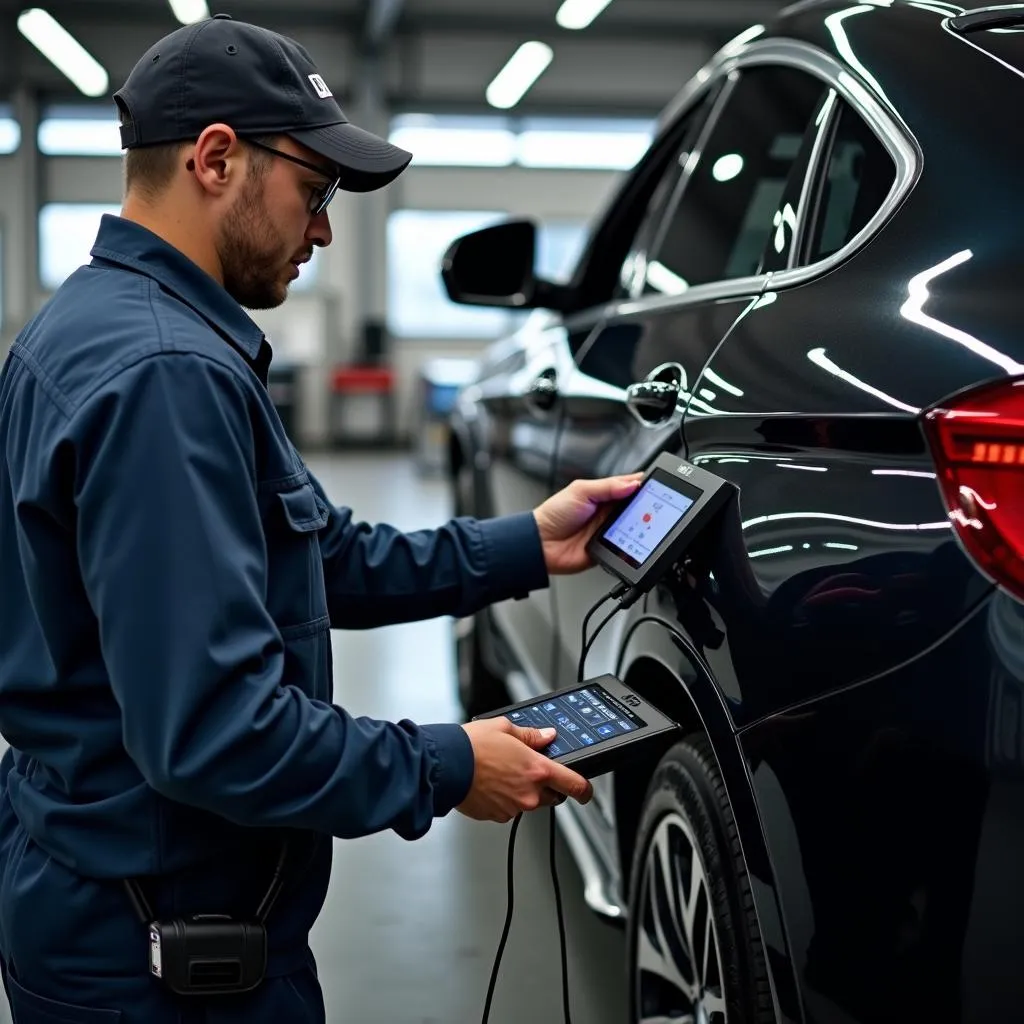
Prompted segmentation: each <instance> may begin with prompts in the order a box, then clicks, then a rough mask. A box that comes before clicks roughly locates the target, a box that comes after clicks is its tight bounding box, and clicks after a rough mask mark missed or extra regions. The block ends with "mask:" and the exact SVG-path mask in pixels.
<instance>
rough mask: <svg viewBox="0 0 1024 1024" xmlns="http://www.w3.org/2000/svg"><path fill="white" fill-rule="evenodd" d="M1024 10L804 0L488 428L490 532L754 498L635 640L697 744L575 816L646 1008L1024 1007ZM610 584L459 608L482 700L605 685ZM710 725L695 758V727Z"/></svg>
mask: <svg viewBox="0 0 1024 1024" xmlns="http://www.w3.org/2000/svg"><path fill="white" fill-rule="evenodd" d="M1021 110H1024V7H1003V8H990V9H986V10H978V11H966V12H965V11H964V10H963V9H962V8H959V7H955V6H953V5H950V4H945V3H940V2H934V0H906V2H901V0H871V2H865V3H860V4H856V5H851V4H849V3H836V2H818V0H814V2H810V3H800V4H797V5H796V6H794V7H791V8H789V9H787V10H785V11H783V12H781V13H780V15H779V16H778V18H777V20H775V21H774V22H773V23H772V24H770V25H768V26H766V27H762V26H757V27H755V28H752V29H751V30H750V31H748V32H746V33H744V34H743V35H742V36H740V37H739V38H738V39H737V40H735V41H734V42H733V43H731V44H729V45H728V46H727V47H726V48H725V49H723V50H722V51H721V52H720V53H719V54H718V55H717V56H716V57H715V58H714V60H713V61H712V62H711V63H710V64H709V65H708V66H707V67H706V68H705V69H704V70H702V71H701V72H700V74H698V75H697V76H696V77H695V78H694V79H693V81H691V82H690V83H689V84H688V85H687V86H686V87H685V88H684V90H683V92H682V93H681V95H680V96H679V97H678V99H677V100H676V102H674V103H673V104H672V106H671V107H670V109H669V110H668V111H667V112H666V114H665V116H664V117H663V119H662V120H661V122H660V124H659V128H658V131H657V134H656V138H655V141H654V142H653V144H652V146H651V148H650V151H649V152H648V154H647V155H646V156H645V158H644V159H643V160H642V161H641V162H640V163H639V164H638V166H637V167H636V168H635V170H634V171H633V172H631V173H630V174H629V175H627V176H626V177H625V178H624V180H623V182H622V183H621V187H620V188H619V189H618V190H617V192H616V194H615V195H614V198H613V199H612V200H611V201H610V203H609V204H608V206H607V208H606V209H605V210H604V211H602V212H601V213H600V214H599V215H598V216H597V217H596V218H595V220H594V222H593V226H592V230H591V232H590V235H589V241H588V243H587V245H586V247H585V251H584V254H583V256H582V258H581V260H580V262H579V265H578V267H577V268H576V270H575V272H574V273H573V275H572V276H571V280H569V282H568V283H566V284H556V283H552V282H546V281H541V280H537V279H536V277H535V276H534V273H533V270H532V266H533V263H532V261H533V246H534V236H535V228H534V225H532V224H531V223H529V222H510V223H506V224H502V225H498V226H496V227H492V228H489V229H486V230H484V231H481V232H477V233H474V234H472V235H469V236H465V237H464V238H462V239H460V240H459V241H458V242H456V243H455V244H454V245H453V246H452V248H451V249H450V250H449V252H448V253H447V254H446V256H445V260H444V265H443V269H442V274H443V277H444V280H445V282H446V286H447V288H448V291H449V294H450V295H451V297H452V298H453V299H455V300H456V301H461V302H468V303H473V304H480V305H499V306H506V307H510V308H524V309H536V310H538V312H536V313H533V314H531V315H530V316H529V318H528V319H527V320H526V322H525V325H524V326H523V327H522V328H521V329H520V330H519V331H518V332H517V333H516V334H515V336H513V337H510V338H507V339H505V340H503V341H501V342H499V343H497V344H495V345H493V346H492V347H491V348H489V349H488V350H487V352H486V354H485V356H484V358H483V359H482V361H481V364H480V372H479V377H478V379H477V380H476V381H475V382H474V383H472V384H471V385H470V386H468V387H467V388H465V390H464V391H463V392H462V393H461V395H460V398H459V400H458V403H457V407H456V409H455V412H454V414H453V419H452V435H451V437H452V447H451V475H452V483H453V486H454V492H455V500H456V505H457V509H458V511H459V512H461V513H466V514H474V515H480V516H487V515H492V514H503V513H508V512H511V511H514V510H522V509H526V508H530V507H534V506H536V505H537V504H539V503H540V502H541V501H542V500H543V499H544V498H546V497H547V496H548V495H550V494H551V493H553V492H554V491H556V490H558V489H559V488H561V487H563V486H564V485H565V484H567V483H568V482H570V481H572V480H573V479H575V478H578V477H600V476H605V475H609V474H615V473H619V472H626V471H635V470H639V469H644V468H645V467H646V466H648V465H649V464H650V463H651V461H652V460H653V459H654V458H655V457H656V456H657V454H659V453H661V452H664V451H669V452H672V453H676V454H680V455H682V456H683V457H685V458H687V459H689V460H690V461H691V462H692V463H694V464H697V465H699V466H701V467H703V468H704V469H706V470H708V471H710V472H712V473H714V474H716V475H718V476H721V477H724V478H726V479H727V480H729V481H731V482H732V483H733V484H734V485H735V486H736V488H738V494H739V497H738V501H734V502H732V503H731V504H730V505H729V506H728V507H727V509H726V511H725V512H724V513H723V514H722V516H721V517H720V521H719V522H718V524H717V526H716V528H715V531H714V533H713V534H712V535H711V536H710V538H709V539H707V540H706V541H705V542H704V543H702V544H701V545H700V547H699V549H698V550H696V551H693V552H690V553H689V554H688V556H687V557H684V558H683V559H682V560H681V561H680V562H679V563H678V564H677V565H675V566H674V568H673V569H672V570H671V571H670V572H669V574H668V575H667V576H665V577H664V578H663V579H661V580H660V582H659V583H658V585H657V586H655V588H654V589H653V590H651V591H650V592H649V593H648V594H647V596H646V598H645V599H644V600H643V601H641V602H639V603H638V604H636V605H635V606H633V607H632V608H630V609H628V610H626V611H623V612H622V613H621V614H620V615H618V616H617V617H616V618H614V619H613V620H612V621H611V622H610V623H609V624H608V626H607V627H606V628H605V629H604V631H603V632H602V633H601V634H600V636H599V638H598V640H597V642H596V643H595V645H594V647H593V649H592V651H591V653H590V655H589V658H588V662H587V666H586V673H585V674H586V676H588V677H593V676H596V675H599V674H601V673H603V672H612V673H615V674H616V675H618V676H619V677H620V678H622V679H625V680H627V681H628V683H629V685H630V687H631V688H632V689H634V690H635V691H636V692H638V693H640V694H642V695H645V696H646V697H647V698H648V699H649V700H650V701H651V702H653V703H655V704H657V705H659V706H661V707H662V708H663V709H665V710H667V711H669V712H670V713H671V714H672V715H673V716H675V718H676V719H677V720H678V721H679V722H681V723H682V724H683V726H684V731H683V734H682V735H683V736H684V737H685V738H683V739H682V740H681V741H679V742H674V743H672V745H671V747H670V748H669V749H663V750H662V751H660V752H659V753H658V756H657V757H651V758H649V759H644V760H640V761H637V762H635V763H634V764H632V765H631V766H630V767H629V768H628V769H622V770H618V771H616V772H615V773H613V774H611V775H607V776H604V777H602V778H601V779H599V780H597V783H598V785H597V797H596V799H595V801H594V802H592V803H591V804H590V805H589V806H587V807H585V808H580V807H578V806H575V805H573V804H572V803H571V802H570V803H569V804H566V805H564V806H563V807H561V808H560V809H559V820H560V824H561V826H562V828H563V831H564V835H565V836H566V838H567V840H568V843H569V845H570V847H571V849H572V851H573V853H574V855H575V856H576V859H577V861H578V863H579V866H580V869H581V871H582V874H583V877H584V879H585V884H586V897H587V900H588V902H589V904H590V905H591V906H592V907H593V908H594V909H595V910H596V911H598V912H599V913H601V914H604V915H607V916H608V917H610V918H618V919H623V920H625V922H626V927H627V929H628V950H629V954H628V955H629V965H628V967H629V971H630V988H631V1006H632V1016H633V1019H634V1020H637V1021H649V1022H655V1021H669V1020H672V1021H675V1020H686V1021H693V1022H699V1024H720V1022H723V1021H728V1022H729V1024H736V1022H760V1021H807V1022H812V1021H813V1022H828V1024H840V1022H843V1024H847V1022H850V1024H852V1022H856V1024H879V1022H895V1021H899V1022H918V1021H920V1022H930V1024H933V1022H937V1021H979V1022H980V1021H985V1022H994V1021H1019V1020H1024V970H1022V969H1021V967H1020V966H1019V964H1020V961H1022V960H1024V885H1022V886H1021V887H1020V888H1018V887H1017V884H1016V882H1015V881H1014V879H1015V878H1017V876H1018V871H1019V870H1021V865H1022V864H1024V614H1022V604H1021V601H1022V600H1024V559H1022V554H1024V188H1022V168H1024V142H1022V135H1021V132H1020V131H1019V130H1018V128H1019V121H1020V117H1021V114H1020V111H1021ZM613 583H614V580H612V578H611V577H610V576H609V575H607V574H606V573H605V572H604V571H602V570H601V569H600V568H595V569H593V570H590V571H588V572H586V573H583V574H581V575H578V576H571V577H557V578H555V579H553V581H552V587H551V589H550V591H545V592H541V593H536V594H534V595H532V596H531V597H530V598H528V599H524V600H519V601H510V602H505V603H502V604H500V605H497V606H495V607H493V608H491V609H489V610H488V611H487V612H485V613H482V614H480V615H479V616H477V617H475V619H474V620H473V621H471V622H466V621H460V622H458V623H456V627H457V637H458V641H457V642H458V655H459V682H460V690H461V695H462V699H463V701H464V704H465V707H466V709H467V712H470V713H478V712H480V711H482V710H486V709H488V708H494V707H498V706H501V704H502V703H504V702H507V701H508V700H509V698H510V697H511V698H513V699H515V700H523V699H529V698H531V697H532V696H534V695H539V694H542V693H545V692H547V691H550V690H552V689H554V688H556V687H560V686H566V685H569V684H571V683H572V682H574V681H575V679H576V671H577V669H576V665H577V658H578V656H579V653H580V647H581V641H580V623H581V620H582V619H583V616H584V614H585V613H586V611H587V610H588V609H589V608H591V606H592V605H593V604H594V603H595V601H597V600H598V599H599V598H600V597H601V595H602V594H604V593H605V592H607V591H608V590H609V589H610V588H611V586H612V585H613ZM676 739H677V740H678V739H679V737H677V738H676Z"/></svg>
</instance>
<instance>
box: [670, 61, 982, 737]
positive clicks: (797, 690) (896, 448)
mask: <svg viewBox="0 0 1024 1024" xmlns="http://www.w3.org/2000/svg"><path fill="white" fill-rule="evenodd" d="M832 81H833V84H832V87H831V88H830V93H829V99H828V100H827V104H826V108H825V110H824V111H823V117H822V119H821V121H820V124H819V126H818V127H819V132H818V138H817V140H816V143H815V148H816V160H815V170H814V175H813V177H812V179H811V182H810V187H809V188H808V189H807V190H806V192H805V193H804V195H803V200H804V201H803V203H802V205H801V206H800V208H799V209H798V219H799V224H800V229H799V243H798V245H797V247H796V248H795V249H793V250H792V251H791V253H790V256H789V259H788V261H784V260H780V261H779V266H778V267H776V268H773V274H772V280H771V281H770V283H769V289H768V290H767V291H766V292H765V294H764V295H763V296H762V297H761V299H760V300H759V301H758V302H757V303H755V304H754V307H753V308H752V309H751V310H750V311H749V313H748V315H747V316H746V317H744V318H743V319H742V321H741V322H740V323H739V324H737V325H736V327H735V328H734V330H733V331H732V333H731V334H730V336H729V337H728V339H727V340H726V341H725V343H724V344H723V345H722V346H721V347H720V348H719V349H717V350H716V351H715V353H714V355H713V357H712V358H711V360H710V362H709V363H708V365H707V366H706V367H705V369H704V372H703V373H702V375H701V377H700V379H699V380H698V381H697V382H696V385H695V387H696V394H697V395H699V396H706V397H707V398H708V401H707V402H706V403H704V404H701V403H699V402H697V401H696V400H693V401H691V402H690V404H689V406H688V408H687V410H686V414H685V421H684V434H685V441H686V448H687V452H688V455H689V457H690V458H691V459H692V460H693V461H694V462H696V463H698V464H700V465H702V466H703V467H704V468H706V469H708V470H710V471H711V472H713V473H716V474H718V475H720V476H723V477H726V478H727V479H729V480H731V481H733V482H734V483H735V484H736V485H737V487H738V488H739V491H740V499H739V503H738V506H737V507H736V509H735V514H734V515H733V516H732V517H731V518H730V520H729V521H728V523H727V530H726V533H725V536H724V538H723V546H722V549H721V551H720V553H719V561H718V562H717V563H716V566H715V568H714V571H713V579H711V580H709V581H708V585H707V589H706V591H705V594H704V596H705V597H706V599H707V606H708V610H709V613H710V619H709V621H710V622H711V623H713V626H712V628H710V629H709V630H708V631H707V632H706V633H705V635H704V636H703V637H701V638H698V639H697V644H698V646H699V647H701V648H702V655H703V656H704V658H705V659H706V660H707V662H708V664H709V666H710V667H711V669H712V671H713V673H714V675H715V678H716V679H717V681H718V684H719V686H720V687H721V688H722V690H723V693H724V694H725V696H726V697H727V698H728V700H729V704H730V708H731V710H732V713H733V716H734V718H735V719H736V722H737V724H738V725H744V724H747V723H749V722H751V721H754V720H756V719H759V718H761V717H762V716H764V715H766V714H771V713H772V712H774V711H777V710H779V709H781V708H783V707H786V706H789V705H792V704H796V703H802V702H805V701H809V700H811V699H813V698H814V697H817V696H820V695H822V694H824V693H827V692H830V691H832V690H835V689H838V688H840V687H843V686H846V685H850V684H853V683H856V682H857V681H859V680H862V679H865V678H868V677H870V676H872V675H874V674H876V673H881V672H884V671H886V670H888V669H891V668H892V667H894V666H896V665H898V664H901V663H903V662H905V661H906V660H908V659H910V658H912V657H914V656H915V655H916V654H919V653H920V652H921V651H922V650H924V649H926V648H927V647H928V646H929V645H930V644H932V643H935V642H937V641H938V640H939V638H940V637H941V636H943V635H944V633H945V632H947V631H948V630H949V629H951V628H952V627H953V626H954V625H955V624H956V623H957V622H958V621H959V620H960V619H961V618H962V616H963V615H964V614H965V613H966V611H967V610H968V609H969V608H970V607H971V605H972V602H974V601H976V600H977V599H978V598H979V597H980V594H981V591H980V590H979V589H978V586H977V584H978V577H977V574H976V573H974V572H973V571H972V570H971V568H970V566H969V565H968V563H967V561H966V559H964V558H963V557H962V555H961V554H960V552H959V551H958V549H957V547H956V544H955V542H954V539H953V536H952V532H951V530H950V523H949V520H948V518H947V516H946V514H945V509H944V507H943V505H942V502H941V500H940V496H939V491H938V488H937V486H936V481H935V469H934V465H933V464H932V462H931V460H930V458H929V455H928V452H927V449H926V447H925V445H924V442H923V436H922V433H921V429H920V426H919V422H918V418H919V413H920V411H921V410H920V408H919V406H920V405H921V404H922V400H921V397H920V396H921V395H922V394H925V393H927V392H928V387H927V386H925V385H929V386H930V384H931V382H932V380H933V378H935V377H938V376H940V375H941V372H942V367H941V366H940V365H934V366H924V365H921V364H920V362H919V361H917V360H915V359H914V358H913V355H912V353H914V352H915V351H919V349H917V348H916V347H915V332H917V333H918V334H919V333H920V332H921V331H922V328H921V326H919V325H920V324H921V323H927V322H928V320H927V314H926V313H925V312H924V311H923V309H922V307H923V306H924V305H925V303H928V302H932V303H934V298H932V299H929V289H928V288H927V287H923V286H922V285H921V283H920V281H921V278H922V276H923V275H922V274H919V273H918V271H919V270H920V269H921V268H920V267H916V266H915V267H914V269H913V270H911V272H910V274H909V275H908V274H907V266H906V257H905V255H904V254H905V251H906V247H905V242H904V240H903V239H901V238H900V232H899V225H898V221H897V222H896V223H889V225H888V227H887V228H886V227H885V225H886V223H887V221H889V219H890V218H891V217H893V216H896V217H897V218H898V210H899V209H900V205H901V203H902V200H903V198H904V197H905V196H906V194H907V192H908V190H909V189H910V188H911V187H912V185H913V182H914V180H915V175H916V170H917V166H918V161H919V157H918V156H917V153H916V150H915V148H914V146H913V140H912V139H910V138H909V137H908V136H907V135H906V134H905V130H904V129H902V128H901V126H900V125H899V124H898V123H896V122H894V121H893V120H892V119H891V118H890V117H889V115H888V113H887V112H886V110H885V108H884V107H883V106H882V105H881V104H879V103H878V102H877V101H875V100H873V99H872V97H871V96H870V94H868V93H867V92H866V91H865V90H863V89H856V88H853V87H852V85H851V79H850V78H849V76H848V75H844V73H842V72H840V71H837V72H836V74H835V76H834V79H833V80H832ZM929 256H930V254H929ZM926 268H927V257H926V260H925V275H927V274H928V273H932V274H933V276H934V272H933V271H928V270H927V269H926ZM908 276H909V280H908ZM939 327H940V329H945V330H947V332H948V331H950V330H952V328H948V327H942V325H939ZM938 362H940V363H941V360H940V361H938ZM936 393H942V390H941V387H940V388H939V389H938V390H937V391H936ZM712 396H713V397H712ZM972 595H973V596H972Z"/></svg>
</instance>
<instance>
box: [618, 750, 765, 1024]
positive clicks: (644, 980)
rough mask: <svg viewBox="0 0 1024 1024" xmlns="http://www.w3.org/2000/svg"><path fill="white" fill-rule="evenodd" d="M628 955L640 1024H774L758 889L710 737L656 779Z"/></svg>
mask: <svg viewBox="0 0 1024 1024" xmlns="http://www.w3.org/2000/svg"><path fill="white" fill-rule="evenodd" d="M666 865H667V868H668V874H669V875H670V876H671V877H670V878H668V879H666V877H665V876H666V871H665V867H666ZM666 883H668V884H666ZM694 894H696V895H695V896H694ZM691 899H693V906H692V908H691V907H690V900H691ZM709 911H710V927H709ZM688 921H689V924H688V923H687V922H688ZM705 937H707V941H705ZM687 946H688V947H689V948H687ZM705 949H707V954H708V955H707V957H706V958H705V956H704V952H705ZM627 951H628V953H627V955H628V964H629V987H630V993H629V1008H630V1020H631V1021H632V1022H634V1024H641V1022H646V1021H651V1022H653V1021H668V1020H676V1019H682V1020H692V1021H695V1022H698V1024H762V1022H763V1024H774V1021H775V1014H774V1011H773V1009H772V1000H771V991H770V988H769V983H768V972H767V969H766V966H765V958H764V949H763V946H762V944H761V935H760V930H759V929H758V925H757V917H756V915H755V913H754V901H753V897H752V896H751V893H750V882H749V880H748V878H747V872H746V868H745V866H744V863H743V854H742V852H741V851H740V845H739V840H738V838H737V835H736V825H735V822H734V821H733V816H732V810H731V809H730V807H729V801H728V798H727V796H726V792H725V785H724V783H723V782H722V776H721V773H720V772H719V770H718V763H717V761H716V760H715V756H714V754H713V753H712V751H711V746H710V744H709V743H708V741H707V739H706V738H705V737H704V736H701V735H695V736H689V737H687V738H686V739H685V740H683V741H682V742H681V743H677V744H676V745H675V746H674V747H672V749H671V750H669V751H668V752H667V753H666V754H665V756H664V757H663V758H662V760H661V762H660V763H659V765H658V767H657V769H656V770H655V772H654V775H653V777H652V779H651V784H650V786H649V788H648V791H647V798H646V801H645V805H644V811H643V815H642V816H641V819H640V828H639V832H638V835H637V845H636V853H635V856H634V858H633V869H632V877H631V881H630V894H629V917H628V925H627ZM670 979H675V980H670Z"/></svg>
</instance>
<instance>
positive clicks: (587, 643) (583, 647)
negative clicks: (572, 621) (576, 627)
mask: <svg viewBox="0 0 1024 1024" xmlns="http://www.w3.org/2000/svg"><path fill="white" fill-rule="evenodd" d="M628 592H629V586H628V584H626V583H619V584H617V585H616V586H615V587H613V588H612V589H611V590H610V591H608V593H607V594H605V595H604V597H602V598H601V600H600V601H598V602H597V604H595V605H594V606H593V607H592V608H591V609H590V611H589V612H587V614H586V615H585V616H584V617H583V629H582V632H581V635H580V660H579V665H578V666H577V668H576V682H578V683H582V682H583V669H584V666H585V665H586V662H587V654H588V653H589V652H590V648H591V647H592V646H593V643H594V641H595V640H596V639H597V635H598V633H600V632H601V630H602V629H604V627H605V626H607V625H608V623H609V621H610V620H611V619H612V617H613V616H614V615H615V613H616V612H618V611H619V610H620V609H621V608H622V602H623V600H624V599H625V597H626V594H627V593H628ZM611 598H616V599H617V600H616V604H615V607H614V608H613V609H612V610H611V611H610V612H609V613H608V614H607V615H606V616H605V617H604V618H603V619H602V620H601V622H600V624H599V625H598V627H597V628H596V629H595V630H594V633H593V635H592V636H591V638H590V639H589V640H588V639H587V624H588V623H589V622H590V617H591V616H592V615H593V614H594V612H596V611H597V609H598V608H600V607H601V605H603V604H604V603H605V601H608V600H610V599H611Z"/></svg>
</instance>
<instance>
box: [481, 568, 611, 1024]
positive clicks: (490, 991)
mask: <svg viewBox="0 0 1024 1024" xmlns="http://www.w3.org/2000/svg"><path fill="white" fill-rule="evenodd" d="M629 590H630V588H629V585H628V584H626V583H618V584H616V585H615V586H614V587H613V588H612V589H611V590H610V591H608V593H607V594H605V595H604V596H603V597H602V598H601V599H600V600H599V601H598V602H597V603H596V604H595V605H593V606H592V607H591V609H590V610H589V611H588V612H587V614H586V615H585V616H584V618H583V629H582V635H581V641H582V649H581V651H580V661H579V668H578V670H577V673H576V677H577V678H576V681H577V682H578V683H582V682H583V667H584V664H585V663H586V660H587V653H588V651H589V650H590V647H591V645H592V644H593V642H594V640H596V639H597V635H598V634H599V633H600V632H601V630H602V629H604V627H605V626H606V625H607V624H608V623H609V622H610V621H611V619H612V617H613V616H614V615H615V613H616V612H618V611H621V610H622V608H623V607H625V606H628V603H629V601H628V597H629ZM613 599H614V600H615V602H616V603H615V607H614V608H613V609H612V610H611V611H610V612H609V613H608V614H607V615H606V616H605V617H604V618H603V619H602V620H601V622H600V623H599V624H598V626H597V628H596V629H595V630H594V634H593V636H591V637H590V639H589V640H588V639H587V626H588V625H589V623H590V620H591V618H592V617H593V615H594V613H595V612H596V611H597V610H598V608H600V607H601V605H603V604H604V603H605V602H607V601H610V600H613ZM556 642H557V638H556ZM522 820H523V815H522V813H521V812H520V813H519V814H517V815H516V817H515V820H514V821H513V822H512V828H511V830H510V832H509V836H508V865H507V886H508V903H507V906H506V909H505V924H504V926H503V928H502V930H501V939H500V940H499V941H498V950H497V952H496V953H495V955H494V964H493V966H492V967H491V978H490V981H489V982H488V984H487V998H486V999H485V1001H484V1014H483V1017H482V1018H481V1022H480V1024H487V1020H488V1018H489V1016H490V1013H491V1001H492V1000H493V999H494V988H495V985H496V984H497V981H498V969H499V968H500V966H501V958H502V955H503V954H504V952H505V944H506V943H507V942H508V935H509V931H510V930H511V928H512V912H513V908H514V897H515V886H514V881H515V872H514V870H513V865H514V855H515V844H516V831H517V830H518V829H519V823H520V822H521V821H522ZM555 849H556V847H555V808H554V807H552V808H551V818H550V832H549V837H548V853H549V858H550V866H551V884H552V886H553V887H554V891H555V912H556V913H557V915H558V945H559V955H560V960H561V968H562V1015H563V1017H564V1021H565V1024H572V1017H571V1014H570V1007H569V951H568V945H567V943H566V938H565V912H564V910H563V908H562V890H561V886H560V885H559V882H558V865H557V862H556V859H555Z"/></svg>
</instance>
